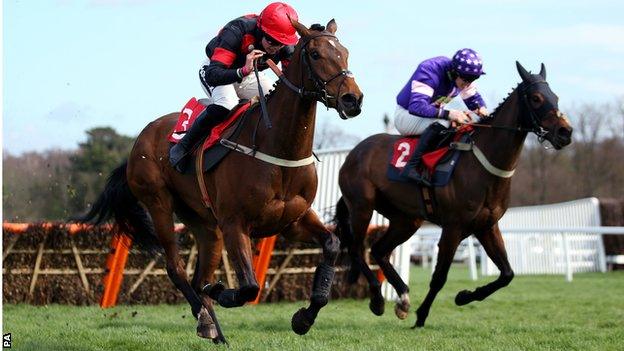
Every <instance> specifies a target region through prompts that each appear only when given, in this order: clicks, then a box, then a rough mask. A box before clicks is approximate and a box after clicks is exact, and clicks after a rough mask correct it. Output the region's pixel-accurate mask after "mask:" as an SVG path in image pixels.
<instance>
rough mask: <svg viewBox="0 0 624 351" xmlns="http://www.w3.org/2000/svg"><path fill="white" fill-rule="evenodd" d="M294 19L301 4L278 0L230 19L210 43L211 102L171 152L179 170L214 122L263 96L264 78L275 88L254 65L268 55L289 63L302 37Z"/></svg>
mask: <svg viewBox="0 0 624 351" xmlns="http://www.w3.org/2000/svg"><path fill="white" fill-rule="evenodd" d="M291 19H293V20H298V19H299V18H298V15H297V12H296V11H295V9H293V8H292V7H291V6H290V5H288V4H285V3H283V2H274V3H271V4H269V5H268V6H267V7H265V8H264V10H262V12H261V13H260V15H245V16H242V17H238V18H236V19H234V20H232V21H230V22H229V23H227V24H226V25H225V26H224V27H223V29H221V31H219V34H217V36H216V37H214V38H213V39H212V40H211V41H210V42H209V43H208V45H207V46H206V56H207V57H208V58H207V59H206V60H204V62H203V63H202V66H201V69H200V70H199V80H200V82H201V85H202V88H203V89H204V91H205V92H206V94H207V95H208V97H209V102H210V105H208V107H207V108H206V110H205V111H204V112H203V113H202V114H201V115H199V116H198V117H197V119H196V120H195V122H194V123H193V125H192V126H191V128H190V129H189V130H188V131H187V132H186V134H185V135H184V137H183V138H182V139H181V140H180V141H179V142H178V144H176V145H174V146H173V147H172V148H171V150H170V151H169V161H170V163H171V164H172V165H173V166H174V167H176V169H178V170H179V171H182V169H183V168H184V167H183V165H182V164H181V161H182V160H183V159H184V158H185V156H186V155H187V154H189V153H190V151H191V150H192V149H193V147H194V146H195V145H196V144H197V143H198V142H199V141H200V140H201V139H202V137H204V136H206V135H208V134H209V133H210V131H211V130H212V128H213V127H214V126H216V125H217V124H219V123H220V122H222V121H224V120H225V118H226V117H227V115H228V113H229V112H230V109H232V108H233V107H234V106H236V105H237V104H238V102H239V100H240V99H250V98H252V97H253V96H256V95H258V83H260V84H261V85H262V89H263V91H264V92H268V91H269V90H270V89H271V84H272V83H273V82H272V81H271V80H270V79H269V78H268V77H267V76H265V75H264V74H263V72H259V81H257V80H256V78H255V76H254V75H253V74H251V73H253V64H254V61H255V60H258V70H259V71H262V70H265V69H267V68H268V66H267V64H266V63H265V62H266V59H269V58H270V59H272V60H273V61H274V62H275V63H278V62H281V64H282V68H283V69H284V68H286V66H287V65H288V62H289V61H290V57H291V55H292V53H293V51H294V45H295V44H297V42H298V40H299V38H298V37H297V32H296V30H295V28H294V27H293V26H292V24H291V21H290V20H291Z"/></svg>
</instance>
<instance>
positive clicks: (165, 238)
mask: <svg viewBox="0 0 624 351" xmlns="http://www.w3.org/2000/svg"><path fill="white" fill-rule="evenodd" d="M141 195H142V196H141V201H142V202H143V203H144V204H145V206H146V207H147V209H148V211H149V213H150V215H151V216H152V220H153V222H154V229H155V230H156V234H157V235H158V240H159V242H160V244H161V245H162V247H163V248H164V250H165V257H166V261H167V275H168V276H169V279H171V281H172V282H173V285H175V287H176V288H177V289H178V290H180V291H181V292H182V294H183V295H184V297H185V298H186V300H187V301H188V302H189V304H190V305H191V312H192V313H193V316H194V317H196V318H199V317H200V316H199V313H200V311H201V309H202V307H203V304H202V301H201V300H200V298H199V296H198V295H197V293H195V290H193V287H191V284H190V283H189V280H188V277H187V275H186V270H185V266H184V261H183V260H182V258H181V257H180V250H179V247H178V241H177V237H176V234H175V232H174V227H173V207H172V198H171V194H170V193H169V192H168V191H167V190H165V189H163V188H161V189H160V190H153V189H150V190H148V191H145V192H142V194H141ZM199 336H202V335H199Z"/></svg>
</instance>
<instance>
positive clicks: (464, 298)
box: [455, 290, 472, 306]
mask: <svg viewBox="0 0 624 351" xmlns="http://www.w3.org/2000/svg"><path fill="white" fill-rule="evenodd" d="M471 295H472V293H471V292H470V291H469V290H462V291H460V292H458V293H457V296H455V304H456V305H457V306H463V305H466V304H469V303H471V302H472V298H471Z"/></svg>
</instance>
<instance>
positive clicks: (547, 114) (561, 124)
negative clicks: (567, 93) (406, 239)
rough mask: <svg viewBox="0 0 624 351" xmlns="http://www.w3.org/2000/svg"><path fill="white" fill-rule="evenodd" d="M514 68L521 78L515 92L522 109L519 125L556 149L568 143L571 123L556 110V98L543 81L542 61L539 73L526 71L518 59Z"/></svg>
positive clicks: (570, 138)
mask: <svg viewBox="0 0 624 351" xmlns="http://www.w3.org/2000/svg"><path fill="white" fill-rule="evenodd" d="M516 67H517V68H518V73H519V74H520V77H522V83H521V84H520V86H519V91H518V92H519V94H520V100H521V101H522V102H521V103H522V106H523V109H524V111H523V113H522V117H521V118H522V121H521V123H522V125H523V126H524V127H527V128H530V129H532V131H533V132H534V133H535V134H537V136H538V137H539V138H540V139H542V140H543V139H546V140H548V141H549V142H550V143H551V144H552V145H553V146H554V147H555V149H557V150H559V149H561V148H562V147H564V146H566V145H568V144H570V142H571V141H572V126H571V125H570V121H569V120H568V119H567V118H566V117H565V115H564V114H563V113H562V112H561V111H559V106H558V102H559V97H557V95H555V93H553V92H552V90H550V86H548V83H547V82H546V67H544V64H543V63H542V68H541V70H540V73H539V74H531V73H530V72H527V70H526V69H524V67H522V65H521V64H520V63H519V62H518V61H516Z"/></svg>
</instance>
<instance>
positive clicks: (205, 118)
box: [169, 104, 230, 172]
mask: <svg viewBox="0 0 624 351" xmlns="http://www.w3.org/2000/svg"><path fill="white" fill-rule="evenodd" d="M229 112H230V110H228V109H227V108H225V107H223V106H220V105H215V104H212V105H209V106H207V107H206V109H205V110H204V111H203V112H202V113H201V114H200V115H199V116H197V119H195V122H193V125H192V126H191V128H189V130H187V131H186V134H184V137H183V138H182V139H181V140H180V141H179V142H178V143H177V144H175V145H173V147H172V148H171V149H170V150H169V162H170V163H171V165H172V166H173V167H174V168H175V169H176V170H178V171H179V172H183V171H184V169H185V168H186V167H185V163H184V162H182V161H183V160H185V159H186V156H187V155H188V154H190V153H191V151H193V150H194V149H195V146H196V145H197V143H198V142H200V141H201V140H202V139H203V138H204V137H206V136H208V135H210V132H211V130H212V128H213V127H215V126H216V125H218V124H219V123H221V122H223V121H224V120H225V118H226V117H227V115H228V113H229Z"/></svg>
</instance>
